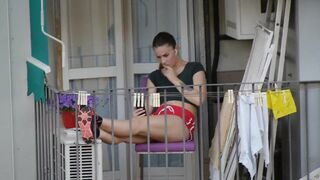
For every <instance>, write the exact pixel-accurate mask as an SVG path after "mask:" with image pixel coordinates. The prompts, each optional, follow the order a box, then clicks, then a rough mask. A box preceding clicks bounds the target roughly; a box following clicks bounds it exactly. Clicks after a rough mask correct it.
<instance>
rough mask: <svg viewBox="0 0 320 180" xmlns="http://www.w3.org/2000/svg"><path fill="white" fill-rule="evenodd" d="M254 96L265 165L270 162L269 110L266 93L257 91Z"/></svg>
mask: <svg viewBox="0 0 320 180" xmlns="http://www.w3.org/2000/svg"><path fill="white" fill-rule="evenodd" d="M254 96H255V109H256V113H257V114H256V115H257V119H258V124H259V130H260V135H261V139H262V144H263V148H262V149H263V150H262V152H261V153H262V154H263V157H264V162H265V165H266V166H267V165H268V164H269V162H270V155H269V139H268V136H269V111H268V105H267V104H268V103H267V93H266V92H259V93H254Z"/></svg>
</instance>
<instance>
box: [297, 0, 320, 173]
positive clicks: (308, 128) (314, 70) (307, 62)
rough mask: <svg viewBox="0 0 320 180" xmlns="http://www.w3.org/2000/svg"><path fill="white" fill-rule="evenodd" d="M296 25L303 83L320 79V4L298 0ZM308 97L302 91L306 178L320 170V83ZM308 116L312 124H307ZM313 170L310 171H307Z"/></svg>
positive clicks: (303, 147) (310, 87)
mask: <svg viewBox="0 0 320 180" xmlns="http://www.w3.org/2000/svg"><path fill="white" fill-rule="evenodd" d="M296 6H297V7H296V8H297V10H296V13H297V17H296V24H297V34H298V36H297V39H298V54H297V55H298V59H297V60H298V71H299V80H302V81H311V80H318V81H319V80H320V71H319V68H320V33H319V32H320V31H319V29H320V21H319V18H320V11H319V9H320V1H319V0H296ZM307 93H308V98H307V99H306V101H305V99H304V98H306V97H304V96H303V95H304V91H302V92H301V98H300V100H301V103H302V102H304V103H305V104H304V103H302V105H307V108H306V107H305V106H301V112H302V113H301V121H300V127H301V135H300V137H301V142H302V144H301V157H307V156H306V155H307V149H306V147H307V146H306V145H307V144H306V142H307V140H306V132H308V136H309V138H308V142H309V147H308V149H309V150H308V159H309V164H308V166H307V164H306V163H307V162H306V161H304V160H302V161H301V173H302V175H305V174H306V172H307V170H309V171H312V170H314V169H316V168H319V167H320V154H319V150H320V141H319V137H320V131H319V129H320V120H319V119H320V112H319V107H320V84H316V85H311V86H309V87H308V91H307ZM306 115H307V117H308V119H307V120H308V125H307V124H306V122H305V121H304V120H305V119H306ZM307 167H309V169H307Z"/></svg>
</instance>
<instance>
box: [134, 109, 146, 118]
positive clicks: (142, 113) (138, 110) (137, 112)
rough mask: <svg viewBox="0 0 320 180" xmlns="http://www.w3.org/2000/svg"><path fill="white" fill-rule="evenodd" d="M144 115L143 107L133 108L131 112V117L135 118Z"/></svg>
mask: <svg viewBox="0 0 320 180" xmlns="http://www.w3.org/2000/svg"><path fill="white" fill-rule="evenodd" d="M145 115H146V110H145V109H144V108H138V109H134V110H133V113H132V116H133V118H137V117H141V116H145Z"/></svg>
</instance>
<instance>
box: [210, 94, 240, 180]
mask: <svg viewBox="0 0 320 180" xmlns="http://www.w3.org/2000/svg"><path fill="white" fill-rule="evenodd" d="M234 102H235V100H234V93H233V91H232V90H228V92H227V93H225V95H224V98H223V102H222V107H221V110H220V118H219V120H218V122H217V125H216V128H215V133H214V137H213V139H212V141H211V147H210V149H209V157H210V174H211V175H210V179H213V180H216V179H220V178H219V175H220V173H219V170H220V171H221V172H223V170H224V168H223V167H224V165H225V164H226V163H225V162H224V161H225V160H224V159H222V154H223V151H224V149H225V145H226V142H227V139H228V133H229V130H230V127H231V125H232V122H233V119H234V107H235V106H234ZM220 162H221V164H222V166H221V164H220ZM222 179H224V178H223V173H222Z"/></svg>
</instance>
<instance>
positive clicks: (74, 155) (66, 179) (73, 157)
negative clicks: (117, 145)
mask: <svg viewBox="0 0 320 180" xmlns="http://www.w3.org/2000/svg"><path fill="white" fill-rule="evenodd" d="M79 137H80V138H81V136H79ZM76 139H77V138H76V136H75V135H73V134H72V133H71V134H70V132H68V133H64V132H62V135H61V144H60V152H61V153H60V155H61V163H60V164H61V168H60V169H61V173H62V176H63V177H62V178H61V179H63V180H77V179H78V178H79V179H80V180H93V179H94V180H102V149H101V148H102V147H101V141H99V140H97V143H96V144H85V143H84V142H83V141H82V140H79V143H78V145H77V144H76Z"/></svg>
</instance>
